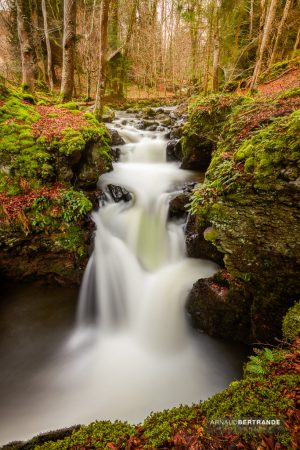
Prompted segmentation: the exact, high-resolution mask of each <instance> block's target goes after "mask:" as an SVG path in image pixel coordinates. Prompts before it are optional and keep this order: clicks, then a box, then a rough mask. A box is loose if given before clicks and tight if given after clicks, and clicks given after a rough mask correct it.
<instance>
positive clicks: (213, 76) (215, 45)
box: [212, 10, 220, 92]
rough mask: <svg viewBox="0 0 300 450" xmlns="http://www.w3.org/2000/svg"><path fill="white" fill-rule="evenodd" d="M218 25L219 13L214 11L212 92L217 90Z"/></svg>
mask: <svg viewBox="0 0 300 450" xmlns="http://www.w3.org/2000/svg"><path fill="white" fill-rule="evenodd" d="M219 27H220V23H219V11H218V10H217V11H216V23H215V35H214V52H213V75H212V91H213V92H217V91H218V90H219V58H220V30H219Z"/></svg>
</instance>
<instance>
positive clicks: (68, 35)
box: [60, 0, 76, 99]
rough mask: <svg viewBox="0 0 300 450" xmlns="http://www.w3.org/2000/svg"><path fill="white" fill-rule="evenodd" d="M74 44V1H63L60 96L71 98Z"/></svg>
mask: <svg viewBox="0 0 300 450" xmlns="http://www.w3.org/2000/svg"><path fill="white" fill-rule="evenodd" d="M75 43H76V0H64V35H63V65H62V78H61V91H60V92H61V95H62V97H63V99H69V98H71V97H72V94H73V89H74V68H75V63H74V57H75Z"/></svg>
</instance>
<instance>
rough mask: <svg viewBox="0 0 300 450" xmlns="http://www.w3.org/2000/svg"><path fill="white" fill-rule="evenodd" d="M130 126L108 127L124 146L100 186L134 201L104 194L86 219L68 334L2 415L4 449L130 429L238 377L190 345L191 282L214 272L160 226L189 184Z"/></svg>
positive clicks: (154, 139)
mask: <svg viewBox="0 0 300 450" xmlns="http://www.w3.org/2000/svg"><path fill="white" fill-rule="evenodd" d="M128 121H129V123H127V124H126V125H122V117H120V118H119V119H117V120H116V121H115V122H114V124H112V127H115V128H116V129H117V130H118V132H119V133H120V135H121V136H122V137H123V138H124V140H125V144H124V145H123V146H122V148H121V157H120V161H119V162H117V163H115V164H114V170H113V171H112V172H110V173H107V174H105V175H103V176H102V177H101V179H100V181H99V186H100V187H101V188H102V189H104V190H105V189H106V187H107V186H108V185H110V184H113V185H119V186H122V187H124V188H125V189H127V190H128V191H129V192H130V193H131V194H132V198H131V200H130V201H128V202H125V201H120V202H118V203H115V202H114V201H113V199H112V198H111V197H110V196H109V195H107V200H105V201H104V202H103V204H101V206H100V208H99V209H98V210H97V211H95V212H94V213H93V219H94V222H95V224H96V235H95V246H94V251H93V254H92V256H91V258H90V260H89V263H88V265H87V268H86V271H85V274H84V278H83V282H82V286H81V290H80V299H79V306H78V311H77V318H76V327H75V330H74V332H73V333H72V336H71V337H70V339H68V341H67V342H66V343H65V344H64V345H63V346H62V348H61V349H60V351H58V352H57V353H56V354H55V355H53V358H52V359H51V360H50V361H48V363H47V365H46V367H44V368H43V369H41V370H40V371H38V372H37V373H36V374H35V376H34V377H33V378H32V380H31V384H30V385H29V386H27V387H26V389H27V392H28V398H27V397H26V395H25V394H24V396H25V397H24V398H20V399H18V402H19V403H18V404H17V406H16V405H14V409H13V412H9V411H8V412H7V419H6V418H5V419H4V422H5V423H3V430H5V432H4V434H3V439H5V440H7V441H8V440H9V439H15V438H22V439H23V438H27V437H30V436H31V435H33V434H35V433H39V432H41V431H45V430H49V429H55V428H62V427H66V426H70V425H73V424H75V423H89V422H90V421H92V420H95V419H98V420H103V419H105V420H107V419H112V420H115V419H121V420H128V421H130V422H135V423H137V422H139V421H142V420H143V419H144V418H145V417H146V415H147V414H149V413H150V412H151V411H153V410H161V409H165V408H168V407H172V406H176V405H179V404H181V403H193V402H197V401H199V400H200V399H206V398H207V397H208V396H210V395H212V394H213V393H214V392H216V391H218V390H221V389H223V388H224V387H225V386H226V385H227V384H228V382H229V381H231V380H232V379H233V378H234V377H235V376H236V375H237V374H238V373H239V372H238V370H237V367H236V366H235V364H234V357H232V355H230V351H228V349H226V347H225V346H224V345H223V344H222V343H220V342H217V341H215V340H213V339H210V338H209V337H207V336H205V335H198V336H197V335H196V334H195V333H194V332H192V331H191V330H190V329H189V326H188V323H187V320H186V316H185V311H184V303H185V300H186V297H187V294H188V291H189V289H190V288H191V286H192V285H193V283H194V282H195V281H196V280H197V279H199V278H201V277H209V276H211V275H213V274H214V273H215V271H216V270H217V266H216V265H215V264H214V263H212V262H209V261H205V260H200V259H193V258H188V257H187V256H186V254H185V244H184V231H183V226H184V224H183V223H182V222H180V221H177V222H176V221H168V204H169V198H170V194H171V193H172V192H174V191H176V190H177V189H178V186H179V185H182V184H183V183H184V182H185V181H189V180H192V179H193V176H194V175H193V174H192V173H191V172H188V171H183V170H180V169H179V167H178V164H177V163H167V162H166V140H165V138H164V137H163V133H162V132H150V131H141V130H138V129H137V128H136V127H135V123H136V122H135V119H130V118H129V119H128ZM26 389H25V391H26ZM29 403H30V408H29V407H28V404H29ZM11 416H13V419H12V418H11ZM16 430H18V432H17V433H16ZM16 434H19V436H17V435H16Z"/></svg>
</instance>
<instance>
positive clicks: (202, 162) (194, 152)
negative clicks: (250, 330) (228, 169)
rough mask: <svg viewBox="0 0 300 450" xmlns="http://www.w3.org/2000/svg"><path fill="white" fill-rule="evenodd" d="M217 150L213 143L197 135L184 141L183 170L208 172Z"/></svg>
mask: <svg viewBox="0 0 300 450" xmlns="http://www.w3.org/2000/svg"><path fill="white" fill-rule="evenodd" d="M214 148H215V145H214V144H213V142H211V141H209V140H205V139H203V138H202V137H199V136H197V135H196V134H194V135H192V136H189V138H188V139H183V141H182V152H183V155H184V156H183V160H182V164H181V169H186V170H206V169H207V168H208V166H209V164H210V161H211V156H212V152H213V150H214Z"/></svg>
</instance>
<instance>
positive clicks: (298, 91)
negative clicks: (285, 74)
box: [277, 87, 300, 99]
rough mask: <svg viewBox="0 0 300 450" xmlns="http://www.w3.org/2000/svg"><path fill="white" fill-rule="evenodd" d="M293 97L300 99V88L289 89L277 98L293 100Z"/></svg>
mask: <svg viewBox="0 0 300 450" xmlns="http://www.w3.org/2000/svg"><path fill="white" fill-rule="evenodd" d="M293 97H300V87H295V88H292V89H288V90H287V91H285V92H283V94H280V95H279V96H278V97H277V98H278V99H287V98H293Z"/></svg>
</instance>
